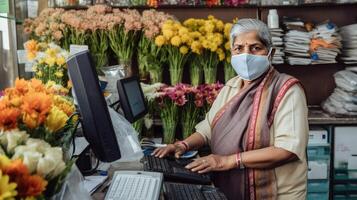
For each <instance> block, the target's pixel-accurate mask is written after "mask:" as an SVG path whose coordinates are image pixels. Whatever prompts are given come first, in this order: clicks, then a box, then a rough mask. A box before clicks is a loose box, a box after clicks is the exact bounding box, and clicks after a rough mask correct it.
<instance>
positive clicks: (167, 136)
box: [162, 122, 177, 144]
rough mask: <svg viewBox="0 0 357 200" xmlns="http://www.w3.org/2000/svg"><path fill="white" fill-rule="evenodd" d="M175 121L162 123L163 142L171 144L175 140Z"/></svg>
mask: <svg viewBox="0 0 357 200" xmlns="http://www.w3.org/2000/svg"><path fill="white" fill-rule="evenodd" d="M176 125H177V123H176V122H173V123H164V122H163V124H162V128H163V143H164V144H172V143H174V142H175V135H176Z"/></svg>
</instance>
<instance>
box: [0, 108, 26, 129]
mask: <svg viewBox="0 0 357 200" xmlns="http://www.w3.org/2000/svg"><path fill="white" fill-rule="evenodd" d="M20 114H21V111H20V110H19V109H17V108H4V109H2V110H1V112H0V128H4V129H12V128H15V127H16V126H17V120H18V117H19V116H20Z"/></svg>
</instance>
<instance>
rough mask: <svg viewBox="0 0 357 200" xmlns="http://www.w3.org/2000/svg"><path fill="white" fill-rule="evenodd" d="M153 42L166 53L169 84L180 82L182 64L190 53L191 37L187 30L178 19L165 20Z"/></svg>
mask: <svg viewBox="0 0 357 200" xmlns="http://www.w3.org/2000/svg"><path fill="white" fill-rule="evenodd" d="M155 44H156V45H157V46H158V47H163V48H164V51H166V53H167V61H168V63H169V70H170V78H171V84H172V85H175V84H178V83H180V82H181V80H182V75H183V68H184V65H185V63H186V61H187V59H188V57H189V55H190V53H191V51H189V50H190V49H189V46H190V45H191V44H192V37H191V36H190V32H189V30H188V29H187V28H186V27H185V26H183V25H182V24H181V23H180V22H178V21H173V20H167V21H166V22H165V23H164V24H163V25H162V28H161V34H160V35H158V36H157V37H156V38H155Z"/></svg>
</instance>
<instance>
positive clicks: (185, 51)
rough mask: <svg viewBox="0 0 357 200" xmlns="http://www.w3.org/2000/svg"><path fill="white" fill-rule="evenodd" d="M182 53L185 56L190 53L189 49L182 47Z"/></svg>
mask: <svg viewBox="0 0 357 200" xmlns="http://www.w3.org/2000/svg"><path fill="white" fill-rule="evenodd" d="M180 53H181V54H183V55H185V54H187V53H188V48H187V47H186V46H182V47H180Z"/></svg>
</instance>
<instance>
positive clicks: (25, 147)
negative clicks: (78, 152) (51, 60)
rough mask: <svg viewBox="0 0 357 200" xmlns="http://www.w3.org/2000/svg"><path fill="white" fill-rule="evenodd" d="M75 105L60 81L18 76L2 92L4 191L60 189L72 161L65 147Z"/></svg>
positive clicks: (18, 195)
mask: <svg viewBox="0 0 357 200" xmlns="http://www.w3.org/2000/svg"><path fill="white" fill-rule="evenodd" d="M74 111H75V108H74V105H73V103H72V101H71V100H70V99H68V98H67V97H64V96H61V95H59V90H58V88H56V87H53V86H50V85H48V84H46V85H44V84H42V82H41V81H40V80H37V79H32V80H30V81H25V80H23V79H17V80H16V82H15V86H14V87H12V88H7V89H5V91H4V93H3V96H2V97H1V98H0V183H1V190H0V197H2V199H48V198H50V197H52V196H54V195H55V194H56V193H58V192H60V190H61V188H62V185H63V183H64V181H65V177H66V175H67V174H68V173H69V171H70V170H71V168H72V165H73V161H71V160H69V159H67V155H66V154H65V150H66V149H68V147H69V143H70V142H69V141H70V139H71V138H72V134H73V132H74V131H73V123H74V122H75V119H74V118H72V117H71V116H73V115H72V114H73V113H74Z"/></svg>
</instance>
